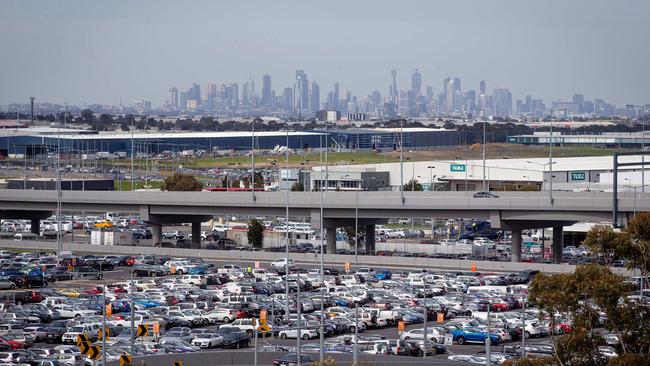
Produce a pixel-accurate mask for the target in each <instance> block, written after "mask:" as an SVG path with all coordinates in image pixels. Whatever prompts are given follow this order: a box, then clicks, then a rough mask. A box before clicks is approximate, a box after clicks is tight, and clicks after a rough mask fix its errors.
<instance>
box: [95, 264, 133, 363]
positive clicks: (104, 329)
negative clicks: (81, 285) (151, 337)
mask: <svg viewBox="0 0 650 366" xmlns="http://www.w3.org/2000/svg"><path fill="white" fill-rule="evenodd" d="M99 267H100V272H101V273H102V274H103V272H104V271H103V266H102V263H101V262H100V264H99ZM102 278H103V276H102ZM102 305H103V306H102V307H103V308H104V312H103V313H104V314H103V315H104V316H102V365H103V366H105V365H106V335H107V331H106V285H102ZM131 354H133V353H131Z"/></svg>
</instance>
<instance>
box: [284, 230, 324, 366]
mask: <svg viewBox="0 0 650 366" xmlns="http://www.w3.org/2000/svg"><path fill="white" fill-rule="evenodd" d="M287 225H288V223H287ZM296 285H297V286H296V288H297V289H298V291H297V293H296V300H297V301H296V313H297V316H296V325H297V329H296V345H297V348H296V352H297V354H298V362H297V365H298V366H300V340H301V339H302V327H301V321H300V317H301V316H302V314H301V310H302V309H301V308H302V303H301V302H300V271H296ZM322 316H323V314H321V318H322Z"/></svg>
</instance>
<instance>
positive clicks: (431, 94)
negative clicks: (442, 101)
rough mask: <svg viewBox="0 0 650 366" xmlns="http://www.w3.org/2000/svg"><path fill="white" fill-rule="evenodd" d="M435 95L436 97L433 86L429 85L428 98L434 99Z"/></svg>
mask: <svg viewBox="0 0 650 366" xmlns="http://www.w3.org/2000/svg"><path fill="white" fill-rule="evenodd" d="M433 97H434V94H433V87H432V86H427V99H433Z"/></svg>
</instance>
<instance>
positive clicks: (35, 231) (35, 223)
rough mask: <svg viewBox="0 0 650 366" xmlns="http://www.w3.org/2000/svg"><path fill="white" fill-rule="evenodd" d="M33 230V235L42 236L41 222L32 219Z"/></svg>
mask: <svg viewBox="0 0 650 366" xmlns="http://www.w3.org/2000/svg"><path fill="white" fill-rule="evenodd" d="M31 221H32V228H31V229H30V231H31V233H32V234H36V235H41V220H40V219H32V220H31Z"/></svg>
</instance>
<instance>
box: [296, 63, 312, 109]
mask: <svg viewBox="0 0 650 366" xmlns="http://www.w3.org/2000/svg"><path fill="white" fill-rule="evenodd" d="M296 88H297V90H296V92H297V94H296V108H297V109H298V110H299V111H308V110H309V80H307V74H306V73H305V72H304V71H303V70H296Z"/></svg>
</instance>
